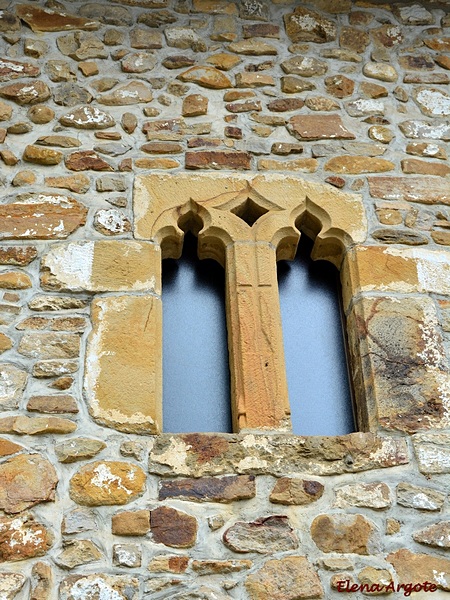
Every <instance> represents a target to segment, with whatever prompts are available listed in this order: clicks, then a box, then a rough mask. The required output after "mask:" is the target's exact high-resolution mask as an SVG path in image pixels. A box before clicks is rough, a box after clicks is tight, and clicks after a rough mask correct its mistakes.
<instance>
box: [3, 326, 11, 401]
mask: <svg viewBox="0 0 450 600" xmlns="http://www.w3.org/2000/svg"><path fill="white" fill-rule="evenodd" d="M13 345H14V342H13V340H12V339H11V338H10V337H8V336H7V335H6V334H5V333H0V354H2V353H3V352H6V351H7V350H10V349H11V348H12V347H13ZM3 378H4V372H3V370H2V369H1V367H0V382H1V383H0V406H2V405H3V401H2V396H3V392H4V389H2V387H4V381H3Z"/></svg>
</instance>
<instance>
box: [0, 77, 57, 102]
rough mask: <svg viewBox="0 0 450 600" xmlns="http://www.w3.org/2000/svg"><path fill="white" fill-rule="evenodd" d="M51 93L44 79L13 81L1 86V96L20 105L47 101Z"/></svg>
mask: <svg viewBox="0 0 450 600" xmlns="http://www.w3.org/2000/svg"><path fill="white" fill-rule="evenodd" d="M50 95H51V93H50V89H49V87H48V86H47V84H45V83H44V82H43V81H33V82H31V83H12V84H11V85H6V86H4V87H2V88H0V96H2V97H3V98H6V99H7V100H12V101H13V102H17V104H20V105H24V104H37V103H39V102H45V101H46V100H48V99H49V98H50Z"/></svg>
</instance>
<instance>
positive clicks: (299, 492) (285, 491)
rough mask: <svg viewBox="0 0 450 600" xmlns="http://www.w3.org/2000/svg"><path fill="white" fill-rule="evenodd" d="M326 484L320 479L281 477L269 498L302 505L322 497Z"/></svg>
mask: <svg viewBox="0 0 450 600" xmlns="http://www.w3.org/2000/svg"><path fill="white" fill-rule="evenodd" d="M323 491H324V486H323V485H322V484H321V483H320V482H319V481H311V480H308V479H291V478H289V477H281V478H280V479H279V480H278V481H277V482H276V484H275V486H274V488H273V490H272V492H271V494H270V497H269V500H270V502H273V503H275V504H286V505H291V504H292V505H295V506H301V505H305V504H311V502H315V501H316V500H318V499H319V498H321V497H322V494H323Z"/></svg>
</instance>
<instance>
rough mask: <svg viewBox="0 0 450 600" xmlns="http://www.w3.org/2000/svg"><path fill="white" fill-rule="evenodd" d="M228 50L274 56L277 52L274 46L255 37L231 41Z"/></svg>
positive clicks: (251, 54) (245, 53) (249, 54)
mask: <svg viewBox="0 0 450 600" xmlns="http://www.w3.org/2000/svg"><path fill="white" fill-rule="evenodd" d="M228 50H230V51H231V52H235V53H236V54H244V55H246V56H275V55H277V54H278V51H277V49H276V47H275V46H273V45H272V44H268V43H267V42H262V41H260V40H257V39H255V38H251V39H248V40H242V41H240V42H232V43H231V44H230V45H229V46H228Z"/></svg>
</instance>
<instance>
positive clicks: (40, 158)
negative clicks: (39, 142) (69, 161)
mask: <svg viewBox="0 0 450 600" xmlns="http://www.w3.org/2000/svg"><path fill="white" fill-rule="evenodd" d="M22 158H23V160H25V161H26V162H30V163H34V164H36V165H57V164H59V163H60V162H61V161H62V159H63V153H62V152H58V150H51V149H50V148H41V147H39V146H33V145H31V144H30V145H28V146H26V148H25V150H24V152H23V155H22Z"/></svg>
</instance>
